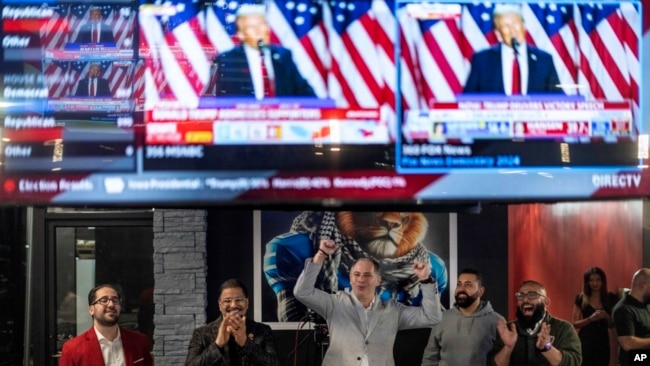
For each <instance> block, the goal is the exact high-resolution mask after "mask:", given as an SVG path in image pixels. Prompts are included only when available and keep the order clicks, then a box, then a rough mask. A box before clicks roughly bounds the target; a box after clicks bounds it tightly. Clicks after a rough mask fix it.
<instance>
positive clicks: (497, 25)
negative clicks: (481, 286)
mask: <svg viewBox="0 0 650 366" xmlns="http://www.w3.org/2000/svg"><path fill="white" fill-rule="evenodd" d="M2 40H3V44H2V55H1V62H2V68H1V69H0V73H1V74H2V79H1V80H2V85H0V88H1V89H2V91H3V99H2V109H1V110H0V114H1V116H0V117H1V118H2V119H1V120H2V125H1V127H0V133H1V135H2V141H1V142H0V147H1V149H0V164H1V165H0V182H1V183H2V188H1V189H0V202H1V203H2V204H66V205H162V206H164V205H213V204H227V205H313V204H316V205H328V206H337V205H346V204H362V205H368V204H369V205H372V204H422V203H438V202H444V203H473V202H477V201H531V200H548V199H560V200H561V199H587V198H591V197H630V196H643V195H647V194H650V186H649V185H648V184H647V183H645V182H646V181H647V180H648V179H649V178H650V176H646V174H647V173H646V169H645V164H646V159H647V154H648V138H647V133H648V129H649V127H648V126H647V123H648V122H647V121H646V119H647V118H646V119H644V112H643V103H642V100H643V95H644V94H643V93H644V89H643V81H642V78H643V75H642V65H643V48H642V41H643V28H642V9H641V3H640V2H639V1H611V2H608V1H600V2H597V3H594V2H576V1H566V2H539V1H536V2H530V3H528V2H519V1H518V2H504V3H476V2H470V1H439V2H430V1H412V0H409V1H405V0H398V1H393V0H386V1H383V0H374V1H373V0H358V1H315V0H308V1H307V0H292V1H289V0H268V1H234V0H233V1H223V0H217V1H178V0H177V1H167V2H158V1H155V2H153V1H152V2H147V1H143V2H133V1H121V0H113V1H110V0H104V1H98V2H93V3H89V2H87V1H74V0H72V1H71V0H67V1H48V2H42V1H40V2H39V1H31V0H27V1H25V0H21V1H18V0H16V1H14V0H5V1H3V2H2Z"/></svg>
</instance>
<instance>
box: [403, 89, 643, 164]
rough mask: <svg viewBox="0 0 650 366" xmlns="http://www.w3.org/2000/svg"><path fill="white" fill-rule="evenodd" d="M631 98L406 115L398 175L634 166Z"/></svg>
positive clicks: (481, 105)
mask: <svg viewBox="0 0 650 366" xmlns="http://www.w3.org/2000/svg"><path fill="white" fill-rule="evenodd" d="M633 126H634V120H633V113H632V105H631V103H630V102H629V101H625V102H608V101H579V100H553V99H547V98H545V99H543V100H535V99H534V98H531V99H527V100H505V99H504V100H489V99H488V100H484V101H478V100H471V101H458V102H433V103H431V109H430V110H426V111H408V112H407V113H406V115H405V118H404V125H403V126H402V129H401V130H400V132H401V139H400V144H399V146H398V147H397V166H398V171H399V172H401V173H427V172H444V171H447V170H449V169H472V168H489V169H501V168H517V167H542V166H546V167H593V166H612V167H636V166H638V165H639V164H640V159H641V158H644V157H643V156H640V155H639V151H640V150H639V149H640V145H639V143H638V142H637V141H636V140H637V134H638V131H636V130H635V129H634V127H633Z"/></svg>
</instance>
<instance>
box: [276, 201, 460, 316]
mask: <svg viewBox="0 0 650 366" xmlns="http://www.w3.org/2000/svg"><path fill="white" fill-rule="evenodd" d="M427 228H428V222H427V219H426V217H425V216H424V215H423V214H422V213H418V212H356V211H355V212H352V211H341V212H330V211H304V212H302V213H301V214H299V215H298V216H297V217H296V218H295V219H294V220H293V223H292V225H291V229H290V231H289V232H288V233H285V234H282V235H279V236H276V237H275V238H273V239H272V240H271V241H269V242H268V243H267V244H266V252H265V254H264V272H265V275H266V279H267V282H268V284H269V285H270V286H271V288H273V291H274V292H275V294H276V297H277V302H278V320H279V321H299V320H301V319H302V318H303V316H305V314H306V312H307V309H306V308H305V306H304V305H302V304H301V303H300V302H299V301H297V300H296V299H295V298H294V297H293V287H294V285H295V283H296V280H297V279H298V276H299V275H300V272H301V271H302V269H303V267H304V262H305V260H306V259H307V258H310V257H312V256H313V255H314V253H315V251H316V250H318V242H319V239H321V238H330V239H333V240H334V241H335V242H336V243H337V245H338V247H339V250H337V251H336V253H335V254H334V255H333V256H332V257H331V258H330V259H329V260H327V261H326V262H325V264H324V266H323V271H322V272H321V274H320V277H319V281H318V283H317V285H318V286H319V287H320V288H321V289H323V290H325V291H336V290H339V289H345V288H349V287H350V279H349V273H350V267H351V266H352V264H353V263H354V261H355V260H356V259H358V258H361V257H373V258H375V259H377V260H378V261H379V263H380V266H381V277H382V283H381V285H380V292H379V294H380V296H381V298H382V300H387V299H389V298H395V299H397V300H398V301H400V302H403V303H405V304H408V305H419V303H420V300H421V294H420V285H419V282H418V279H417V276H415V274H414V273H413V269H412V266H413V262H414V261H416V260H419V261H423V262H430V263H431V274H432V275H433V277H434V278H436V280H437V281H438V290H439V291H440V292H442V291H444V290H445V288H446V287H447V269H446V267H445V263H444V262H443V260H442V259H441V258H440V257H438V256H437V255H436V254H434V253H432V252H430V251H429V250H427V249H426V248H425V247H424V245H423V244H422V241H423V240H424V237H425V235H426V232H427Z"/></svg>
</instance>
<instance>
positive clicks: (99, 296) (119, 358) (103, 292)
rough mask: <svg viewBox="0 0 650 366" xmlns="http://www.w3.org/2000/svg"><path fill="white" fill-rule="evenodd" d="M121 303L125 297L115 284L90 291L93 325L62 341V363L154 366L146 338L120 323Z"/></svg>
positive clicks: (75, 365) (66, 364)
mask: <svg viewBox="0 0 650 366" xmlns="http://www.w3.org/2000/svg"><path fill="white" fill-rule="evenodd" d="M122 304H123V300H122V296H121V295H120V293H119V291H118V289H117V287H115V286H113V285H100V286H97V287H95V288H93V289H92V290H90V292H89V293H88V306H89V308H88V312H89V313H90V316H91V317H92V318H93V326H92V327H91V328H90V329H89V330H88V331H86V332H85V333H83V334H80V335H78V336H77V337H75V338H73V339H71V340H69V341H67V342H65V343H64V344H63V350H62V352H61V359H60V360H59V366H87V365H106V366H116V365H142V366H152V365H153V359H152V357H151V353H150V352H149V340H147V337H146V336H145V335H144V334H141V333H138V332H134V331H130V330H128V329H125V328H122V327H120V326H118V324H117V323H118V320H119V319H120V314H121V313H122Z"/></svg>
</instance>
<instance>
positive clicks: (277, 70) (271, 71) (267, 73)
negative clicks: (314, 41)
mask: <svg viewBox="0 0 650 366" xmlns="http://www.w3.org/2000/svg"><path fill="white" fill-rule="evenodd" d="M265 12H266V9H265V7H264V6H263V5H249V4H245V5H242V6H241V8H240V9H239V10H238V11H237V17H236V20H235V24H236V26H237V37H238V38H239V40H240V41H241V44H239V45H237V46H235V47H234V48H233V49H232V50H230V51H228V52H224V53H222V54H220V55H219V56H217V58H216V59H215V66H216V68H217V71H216V75H215V78H216V82H215V83H216V87H215V89H214V90H215V95H216V96H239V97H245V96H254V97H255V98H256V99H263V98H269V97H276V96H277V97H281V96H294V97H295V96H304V97H313V96H315V94H314V91H313V89H312V87H311V86H310V85H309V83H307V81H306V80H305V79H304V78H303V77H302V75H301V74H300V72H299V71H298V68H297V67H296V64H295V63H294V62H293V58H292V55H291V51H290V50H288V49H286V48H283V47H280V46H276V45H270V44H269V38H270V28H269V25H268V23H267V21H266V14H265Z"/></svg>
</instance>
